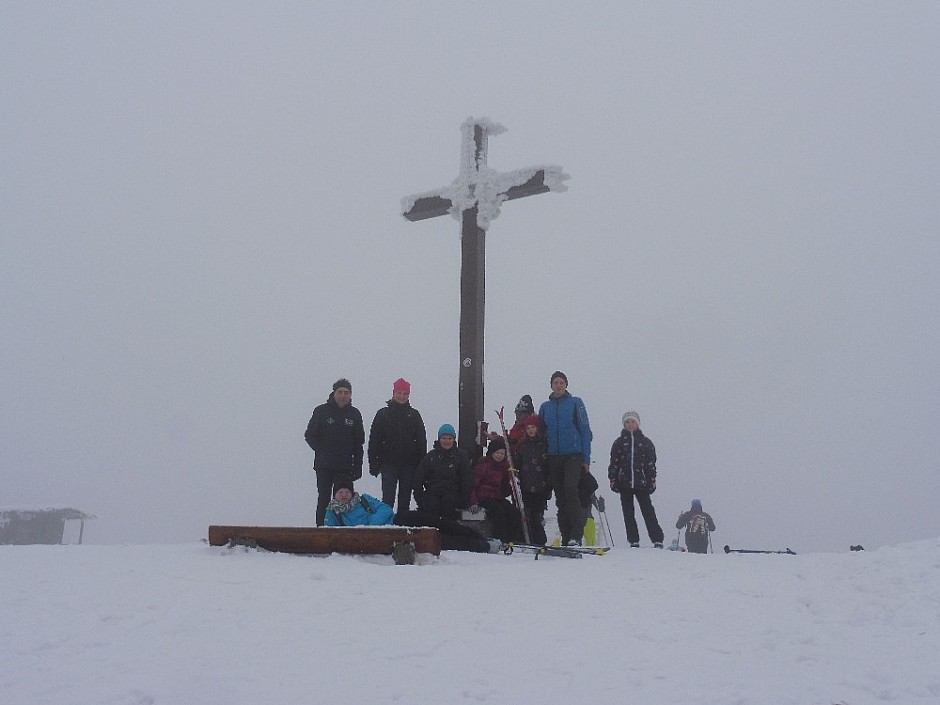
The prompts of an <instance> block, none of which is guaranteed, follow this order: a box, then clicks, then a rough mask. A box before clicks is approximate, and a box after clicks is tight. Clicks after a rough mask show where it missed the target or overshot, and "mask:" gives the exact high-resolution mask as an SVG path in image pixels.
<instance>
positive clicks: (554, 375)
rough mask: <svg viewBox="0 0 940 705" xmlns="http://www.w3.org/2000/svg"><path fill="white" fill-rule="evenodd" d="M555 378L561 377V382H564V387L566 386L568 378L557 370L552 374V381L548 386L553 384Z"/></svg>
mask: <svg viewBox="0 0 940 705" xmlns="http://www.w3.org/2000/svg"><path fill="white" fill-rule="evenodd" d="M556 377H561V378H562V379H563V380H565V386H568V377H567V376H566V375H565V373H564V372H559V371H558V370H555V372H554V373H553V374H552V379H551V381H550V382H549V384H551V382H554V381H555V378H556Z"/></svg>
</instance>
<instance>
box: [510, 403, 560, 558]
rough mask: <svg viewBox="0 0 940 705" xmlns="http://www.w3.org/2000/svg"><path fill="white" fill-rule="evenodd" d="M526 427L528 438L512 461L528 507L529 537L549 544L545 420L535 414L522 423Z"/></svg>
mask: <svg viewBox="0 0 940 705" xmlns="http://www.w3.org/2000/svg"><path fill="white" fill-rule="evenodd" d="M523 427H524V428H525V432H526V433H525V436H524V437H523V438H522V439H521V440H520V441H519V443H518V444H517V445H516V447H515V449H514V450H513V451H512V459H513V462H514V463H515V464H516V469H517V470H518V471H519V487H520V488H521V489H522V502H523V504H525V513H526V517H527V520H528V521H527V523H528V525H529V538H531V539H532V543H535V544H538V545H540V546H541V545H544V544H545V543H547V541H548V537H547V536H546V535H545V510H546V509H548V500H549V498H550V497H551V496H552V487H551V481H550V479H549V474H548V441H546V440H545V436H543V435H542V430H541V429H542V421H541V419H539V417H538V416H536V415H535V414H532V415H531V416H527V417H526V418H525V419H524V420H523Z"/></svg>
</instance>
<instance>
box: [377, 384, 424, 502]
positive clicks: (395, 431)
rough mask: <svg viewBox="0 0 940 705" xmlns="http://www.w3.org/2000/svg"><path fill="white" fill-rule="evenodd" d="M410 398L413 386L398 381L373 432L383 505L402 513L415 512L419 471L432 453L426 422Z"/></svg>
mask: <svg viewBox="0 0 940 705" xmlns="http://www.w3.org/2000/svg"><path fill="white" fill-rule="evenodd" d="M410 397H411V385H410V384H409V383H408V382H407V381H406V380H404V379H401V378H399V379H397V380H395V383H394V384H393V385H392V398H391V399H389V400H388V402H387V404H386V406H385V407H383V408H381V409H379V410H378V411H377V412H376V413H375V418H374V419H373V420H372V428H371V429H370V430H369V473H370V474H371V475H373V476H374V477H378V476H379V475H381V476H382V501H383V502H385V503H386V504H387V505H389V506H390V507H395V509H396V511H400V512H406V511H408V510H409V509H410V508H411V492H412V490H413V489H414V476H415V468H417V467H418V463H420V462H421V460H422V459H423V458H424V456H425V455H426V454H427V452H428V438H427V431H426V430H425V428H424V420H423V419H422V418H421V414H420V413H418V410H417V409H415V408H414V407H413V406H411V403H410V401H409V400H410ZM396 494H397V499H398V504H397V505H396V504H395V500H396Z"/></svg>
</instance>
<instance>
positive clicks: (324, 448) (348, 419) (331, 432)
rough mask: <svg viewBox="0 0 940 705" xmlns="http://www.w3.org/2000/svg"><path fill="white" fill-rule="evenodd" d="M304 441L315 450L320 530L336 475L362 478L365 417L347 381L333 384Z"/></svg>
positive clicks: (314, 464)
mask: <svg viewBox="0 0 940 705" xmlns="http://www.w3.org/2000/svg"><path fill="white" fill-rule="evenodd" d="M304 439H306V441H307V445H309V446H310V447H311V448H312V449H313V453H314V457H313V470H314V472H315V473H316V476H317V511H316V522H317V526H323V520H324V516H325V513H326V505H327V504H329V503H330V497H331V496H332V491H333V481H334V478H335V477H336V476H337V475H344V476H348V477H350V478H352V479H353V480H358V479H359V478H360V477H362V455H363V452H362V447H363V444H364V443H365V429H364V428H363V425H362V414H360V413H359V409H357V408H356V407H354V406H353V405H352V384H350V382H349V380H348V379H345V378H344V379H338V380H336V382H334V383H333V391H332V392H331V393H330V396H329V397H328V398H327V400H326V403H325V404H320V406H318V407H317V408H315V409H314V410H313V415H312V416H311V417H310V422H309V423H308V424H307V431H306V433H304Z"/></svg>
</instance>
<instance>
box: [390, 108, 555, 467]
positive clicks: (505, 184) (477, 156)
mask: <svg viewBox="0 0 940 705" xmlns="http://www.w3.org/2000/svg"><path fill="white" fill-rule="evenodd" d="M460 131H461V135H462V139H461V148H460V174H459V175H458V176H457V178H456V179H455V180H454V182H453V183H451V185H450V186H446V187H444V188H440V189H436V190H434V191H427V192H425V193H420V194H416V195H414V196H407V197H405V198H403V199H402V204H401V212H402V215H403V216H404V217H405V218H407V219H408V220H410V221H417V220H426V219H427V218H435V217H437V216H441V215H446V214H448V213H450V214H451V215H452V216H453V217H454V218H456V219H457V220H459V221H460V222H461V230H460V251H461V256H460V375H459V388H458V395H457V399H458V429H457V431H458V434H459V438H458V440H459V445H460V447H462V448H464V449H465V450H466V451H467V452H469V453H471V454H474V455H475V454H477V450H478V449H477V448H476V445H477V444H478V443H479V432H478V424H479V422H480V421H482V419H483V413H484V412H483V322H484V309H485V303H486V271H485V267H486V264H485V261H486V231H487V229H488V228H489V225H490V221H492V220H494V219H495V218H496V217H497V216H498V215H499V209H500V206H501V205H502V203H503V202H504V201H511V200H514V199H516V198H524V197H526V196H535V195H537V194H540V193H546V192H548V191H565V190H567V188H568V187H567V186H566V185H565V183H564V182H565V180H566V179H567V178H568V176H567V175H566V174H564V173H563V172H562V169H561V167H559V166H553V165H544V166H535V167H529V168H526V169H518V170H516V171H511V172H506V173H503V172H498V171H495V170H493V169H490V168H489V167H488V166H487V164H486V156H487V147H488V138H489V137H490V136H491V135H494V136H495V135H498V134H501V133H503V132H505V131H506V128H505V127H503V126H502V125H500V124H498V123H495V122H491V121H490V120H488V119H487V118H478V119H474V118H469V119H468V120H466V121H465V122H464V123H463V124H462V125H461V126H460Z"/></svg>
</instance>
